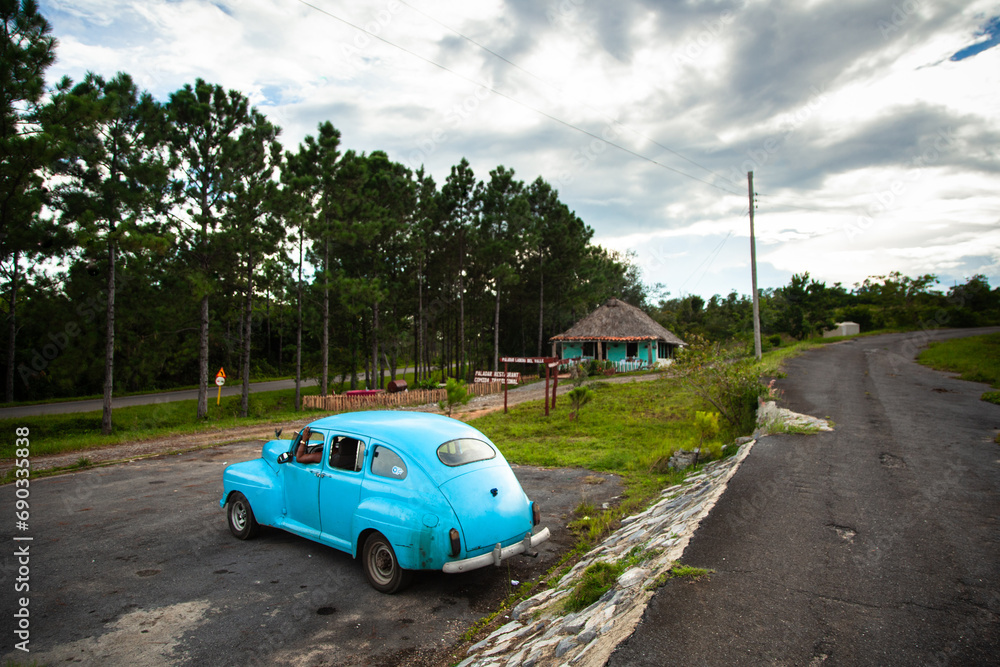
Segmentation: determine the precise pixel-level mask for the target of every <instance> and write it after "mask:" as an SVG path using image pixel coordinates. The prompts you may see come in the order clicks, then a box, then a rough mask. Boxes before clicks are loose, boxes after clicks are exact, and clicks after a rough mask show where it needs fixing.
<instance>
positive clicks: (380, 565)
mask: <svg viewBox="0 0 1000 667" xmlns="http://www.w3.org/2000/svg"><path fill="white" fill-rule="evenodd" d="M361 559H362V563H363V565H364V568H365V576H366V577H368V583H370V584H371V585H372V588H374V589H375V590H377V591H379V592H380V593H388V594H392V593H395V592H396V591H398V590H400V589H402V588H404V587H405V586H406V585H407V584H408V583H409V582H410V577H411V574H412V573H411V572H409V571H408V570H404V569H403V568H401V567H400V566H399V561H398V560H396V552H395V551H393V550H392V545H391V544H389V540H387V539H385V537H384V536H383V535H382V534H380V533H372V534H371V535H369V536H368V539H366V540H365V546H364V548H363V549H362V551H361Z"/></svg>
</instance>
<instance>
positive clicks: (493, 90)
mask: <svg viewBox="0 0 1000 667" xmlns="http://www.w3.org/2000/svg"><path fill="white" fill-rule="evenodd" d="M298 2H299V3H301V4H303V5H305V6H306V7H309V8H310V9H313V10H315V11H317V12H319V13H321V14H325V15H326V16H329V17H330V18H332V19H334V20H336V21H339V22H341V23H343V24H345V25H348V26H350V27H352V28H354V29H355V30H359V31H361V32H363V33H365V34H366V35H370V36H371V37H374V38H375V39H377V40H379V41H380V42H383V43H385V44H388V45H389V46H391V47H393V48H396V49H399V50H400V51H402V52H404V53H406V54H408V55H411V56H413V57H414V58H418V59H419V60H422V61H424V62H425V63H427V64H429V65H433V66H434V67H437V68H438V69H441V70H444V71H445V72H448V73H449V74H451V75H453V76H456V77H458V78H460V79H462V80H463V81H467V82H469V83H472V84H474V85H476V86H481V87H483V88H485V89H486V90H488V91H490V92H491V93H493V94H495V95H499V96H500V97H503V98H505V99H508V100H510V101H511V102H513V103H515V104H517V105H519V106H522V107H524V108H525V109H529V110H530V111H534V112H535V113H537V114H539V115H540V116H544V117H546V118H548V119H549V120H552V121H555V122H556V123H559V124H560V125H564V126H566V127H568V128H570V129H572V130H576V131H577V132H580V133H581V134H585V135H587V136H588V137H593V138H594V139H597V140H598V141H601V142H604V143H606V144H608V145H609V146H614V147H615V148H617V149H618V150H620V151H623V152H625V153H628V154H629V155H633V156H635V157H637V158H639V159H641V160H645V161H647V162H649V163H651V164H655V165H657V166H658V167H662V168H663V169H666V170H668V171H672V172H674V173H675V174H679V175H680V176H684V177H686V178H690V179H692V180H695V181H698V182H699V183H704V184H705V185H707V186H709V187H711V188H715V189H716V190H720V191H722V192H725V193H726V194H729V195H737V196H738V195H739V194H740V193H738V192H734V191H731V190H727V189H726V188H723V187H721V186H718V185H716V184H715V183H712V182H710V181H706V180H704V179H702V178H698V177H697V176H693V175H691V174H689V173H687V172H684V171H681V170H680V169H675V168H674V167H671V166H669V165H666V164H663V163H662V162H659V161H657V160H654V159H653V158H650V157H646V156H645V155H642V154H641V153H637V152H636V151H634V150H632V149H630V148H626V147H624V146H622V145H620V144H616V143H615V142H613V141H608V140H607V139H605V138H604V137H600V136H598V135H596V134H594V133H593V132H591V131H589V130H585V129H583V128H581V127H577V126H576V125H573V124H572V123H570V122H569V121H565V120H563V119H561V118H559V117H557V116H553V115H552V114H550V113H547V112H545V111H542V110H541V109H539V108H537V107H534V106H532V105H530V104H527V103H526V102H522V101H521V100H518V99H516V98H514V97H512V96H510V95H508V94H506V93H504V92H501V91H499V90H497V89H496V88H494V87H492V86H490V85H488V84H485V83H482V82H480V81H476V80H475V79H472V78H470V77H467V76H465V75H464V74H460V73H459V72H456V71H455V70H453V69H451V68H449V67H447V66H446V65H442V64H441V63H439V62H436V61H434V60H431V59H430V58H427V57H425V56H422V55H420V54H419V53H416V52H415V51H411V50H410V49H407V48H406V47H404V46H400V45H399V44H396V43H394V42H391V41H389V40H387V39H385V38H384V37H380V36H379V35H377V34H375V33H373V32H371V31H369V30H365V29H364V28H362V27H361V26H358V25H355V24H354V23H351V22H350V21H348V20H347V19H344V18H341V17H340V16H337V15H336V14H333V13H332V12H329V11H327V10H325V9H322V8H320V7H317V6H316V5H313V4H311V3H309V2H306V0H298Z"/></svg>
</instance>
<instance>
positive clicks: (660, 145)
mask: <svg viewBox="0 0 1000 667" xmlns="http://www.w3.org/2000/svg"><path fill="white" fill-rule="evenodd" d="M398 2H399V3H400V4H401V5H405V6H407V7H409V8H410V9H411V10H413V11H415V12H416V13H418V14H420V15H421V16H423V17H424V18H426V19H428V20H430V21H433V22H434V23H436V24H438V25H439V26H441V27H442V28H444V29H445V30H450V31H451V32H453V33H455V34H456V35H458V36H459V37H461V38H462V39H464V40H465V41H467V42H469V43H470V44H474V45H475V46H477V47H479V48H480V49H482V50H483V51H486V52H487V53H489V54H490V55H492V56H493V57H495V58H498V59H499V60H502V61H504V62H505V63H507V64H508V65H510V66H511V67H513V68H514V69H516V70H518V71H520V72H524V73H525V74H527V75H528V76H530V77H531V78H533V79H535V80H536V81H538V82H540V83H542V84H544V85H546V86H548V87H549V88H552V89H553V90H555V91H556V92H558V93H560V94H561V95H568V93H567V92H566V91H565V90H563V89H562V88H560V87H559V86H557V85H555V84H554V83H552V82H550V81H547V80H545V79H543V78H542V77H540V76H538V75H537V74H535V73H533V72H531V71H529V70H527V69H525V68H524V67H521V66H520V65H518V64H517V63H515V62H513V61H512V60H510V59H508V58H507V57H505V56H503V55H501V54H499V53H497V52H496V51H494V50H493V49H491V48H489V47H488V46H486V45H485V44H481V43H479V42H477V41H476V40H474V39H472V38H471V37H469V36H468V35H465V34H464V33H462V32H461V31H459V30H456V29H455V28H452V27H451V26H449V25H447V24H445V23H442V22H441V21H439V20H437V19H436V18H434V17H433V16H431V15H430V14H428V13H427V12H425V11H423V10H422V9H418V8H417V7H414V6H413V5H411V4H410V3H408V2H406V1H405V0H398ZM582 104H583V106H585V107H586V108H588V109H590V110H591V111H593V112H594V113H596V114H598V115H599V116H601V117H602V118H604V120H606V121H608V122H610V123H613V124H616V125H620V126H621V127H623V128H625V129H626V130H628V131H629V132H632V133H633V134H635V135H636V136H638V137H641V138H642V139H645V140H646V141H649V142H650V143H652V144H654V145H656V146H659V147H660V148H662V149H663V150H665V151H667V152H669V153H672V154H674V155H676V156H677V157H679V158H680V159H682V160H684V161H685V162H689V163H691V164H693V165H694V166H696V167H698V168H699V169H704V170H705V171H707V172H708V173H709V174H711V175H712V176H715V177H716V178H720V179H722V180H725V176H722V175H720V174H718V173H716V172H714V171H712V170H711V169H709V168H708V167H706V166H705V165H703V164H699V163H698V162H695V161H694V160H692V159H691V158H689V157H687V156H685V155H682V154H680V153H678V152H677V151H675V150H674V149H672V148H670V147H669V146H664V145H663V144H661V143H660V142H658V141H656V140H655V139H653V138H652V137H649V136H647V135H645V134H643V133H642V132H640V131H639V130H636V129H635V128H633V127H630V126H628V125H626V124H625V123H623V122H621V121H620V120H618V119H617V118H614V117H612V116H609V115H607V114H605V113H604V112H603V111H601V110H600V109H595V108H594V107H592V106H590V105H589V104H587V103H586V102H582ZM733 194H736V193H733Z"/></svg>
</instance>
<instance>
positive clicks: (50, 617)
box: [0, 442, 621, 667]
mask: <svg viewBox="0 0 1000 667" xmlns="http://www.w3.org/2000/svg"><path fill="white" fill-rule="evenodd" d="M261 444H262V443H261V442H242V443H234V444H231V445H224V446H219V447H216V448H212V449H205V450H199V451H194V452H188V453H185V454H181V455H171V456H159V457H156V458H152V459H143V460H139V461H134V462H132V463H127V464H121V465H115V466H110V467H104V468H95V469H90V470H86V471H81V472H79V473H76V474H71V475H62V476H58V477H51V478H45V479H39V480H33V481H32V482H31V485H30V487H29V489H30V497H29V498H28V500H29V503H30V519H29V521H28V530H27V531H23V532H19V531H16V530H15V521H14V517H13V516H12V515H13V514H14V511H15V500H16V499H15V493H16V489H15V487H14V485H13V484H8V485H5V486H3V487H0V508H2V510H3V511H4V512H5V513H7V515H6V516H5V517H4V519H3V521H2V522H0V542H2V544H3V545H4V546H3V549H2V553H0V581H2V587H0V616H2V617H0V660H2V661H3V664H4V665H6V664H8V662H7V661H8V660H9V659H12V658H13V659H15V660H17V661H18V662H15V663H14V664H47V665H54V664H67V663H73V664H87V665H99V666H101V667H105V666H116V665H123V666H125V665H127V666H129V667H132V666H133V665H166V664H169V665H192V666H195V665H197V666H201V665H241V666H242V665H273V664H294V665H378V666H379V667H383V666H391V665H396V664H401V663H403V662H406V664H412V662H413V661H414V660H420V659H422V656H425V655H428V654H432V653H433V652H434V651H435V650H438V649H441V648H442V647H449V646H451V645H452V644H453V643H455V642H456V641H458V639H459V637H460V635H461V634H462V633H463V632H464V631H465V630H466V629H467V628H468V627H469V626H470V625H471V624H472V623H474V622H475V621H476V620H478V619H479V618H481V617H482V616H484V615H486V614H487V613H489V612H491V611H493V610H494V608H495V606H496V604H497V601H498V600H502V599H503V598H504V597H505V596H506V594H507V593H508V591H509V590H510V588H511V586H512V584H511V580H515V581H530V580H531V579H533V578H536V577H538V576H540V575H541V574H543V573H544V572H545V571H546V570H547V569H548V568H550V567H551V566H552V565H554V564H555V562H556V561H557V559H558V558H559V556H560V555H561V551H563V550H565V549H567V548H568V546H569V545H571V544H572V541H573V540H572V538H571V535H570V533H569V531H568V529H567V528H566V524H567V522H568V521H569V520H570V519H571V518H572V516H571V515H572V512H573V510H574V509H575V508H576V506H577V505H578V504H579V503H580V502H581V501H582V500H585V499H586V500H589V501H590V502H593V503H595V504H598V505H599V504H601V503H602V502H605V501H611V500H612V499H613V498H614V497H616V496H618V494H620V493H621V487H620V485H619V484H618V482H617V478H615V477H614V476H613V475H602V474H594V473H589V472H588V471H585V470H546V469H539V468H531V467H515V474H516V475H517V476H518V479H519V480H520V481H521V484H522V486H523V487H524V489H525V491H526V492H527V493H528V495H529V497H531V498H532V499H534V500H536V501H538V502H539V504H540V506H541V508H542V513H543V514H542V523H543V525H545V526H548V527H549V529H550V530H551V531H552V532H553V538H552V540H550V541H549V542H546V543H543V544H542V545H540V548H539V552H540V553H539V556H538V557H537V558H523V557H517V558H514V559H511V560H510V561H507V563H506V564H505V565H504V566H503V567H501V568H492V567H491V568H486V569H482V570H477V571H474V572H470V573H466V574H461V575H445V574H442V573H434V572H429V573H418V574H417V575H416V576H415V578H414V583H413V585H412V586H411V587H410V588H408V589H406V590H405V591H403V592H401V593H399V594H397V595H393V596H386V595H382V594H380V593H377V592H376V591H375V590H374V589H372V588H371V587H370V586H369V585H368V582H367V580H366V579H365V576H364V573H363V572H362V569H361V564H360V563H359V562H357V561H355V560H353V559H352V558H351V557H350V556H349V555H347V554H344V553H341V552H339V551H336V550H334V549H331V548H328V547H325V546H322V545H319V544H316V543H314V542H311V541H309V540H305V539H302V538H299V537H296V536H293V535H291V534H289V533H285V532H284V531H280V530H276V529H269V528H264V529H262V531H261V534H260V535H259V536H258V537H257V538H256V539H254V540H249V541H246V542H241V541H239V540H237V539H236V538H234V537H233V536H232V535H230V533H229V529H228V527H227V525H226V518H225V513H224V512H223V510H221V509H220V508H219V504H218V501H219V498H220V496H221V495H222V471H223V469H224V468H225V466H226V465H227V464H230V463H235V462H236V461H241V460H247V459H250V458H255V457H257V456H259V454H260V446H261ZM17 537H22V538H23V537H30V538H32V539H31V540H30V541H16V540H15V538H17ZM25 545H26V546H27V547H28V549H29V551H28V556H27V563H22V562H20V558H21V557H18V556H15V555H14V552H15V550H16V549H20V548H21V547H23V546H25ZM22 566H23V567H27V570H26V571H25V572H21V571H20V568H21V567H22ZM18 577H26V579H25V582H24V583H26V584H27V585H28V586H29V587H30V589H29V590H28V591H26V592H20V593H18V592H15V590H14V586H15V580H16V578H18ZM22 596H23V597H27V598H29V604H28V607H27V609H28V613H29V616H28V625H29V627H28V630H29V632H30V644H29V645H28V647H29V648H30V649H31V652H30V653H21V652H18V651H17V650H16V649H15V648H14V644H15V643H16V642H17V641H20V639H19V638H17V637H16V636H15V635H14V630H15V629H16V625H15V623H17V622H18V621H17V620H16V619H15V618H14V614H15V613H17V612H18V609H19V608H20V605H19V598H20V597H22ZM32 661H37V663H34V662H32Z"/></svg>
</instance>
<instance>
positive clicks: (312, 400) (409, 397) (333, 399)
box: [302, 382, 503, 412]
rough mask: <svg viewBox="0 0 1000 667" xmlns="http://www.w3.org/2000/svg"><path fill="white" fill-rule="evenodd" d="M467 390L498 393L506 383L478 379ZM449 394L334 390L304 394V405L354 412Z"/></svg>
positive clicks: (478, 393) (437, 391)
mask: <svg viewBox="0 0 1000 667" xmlns="http://www.w3.org/2000/svg"><path fill="white" fill-rule="evenodd" d="M465 390H466V391H467V392H468V393H469V395H470V396H484V395H486V394H495V393H497V392H499V391H503V383H502V382H477V383H475V384H467V385H465ZM447 398H448V393H447V392H446V391H445V390H444V389H416V390H413V391H401V392H398V393H396V394H375V395H374V396H345V395H343V394H331V395H329V396H303V397H302V407H303V408H305V409H307V410H323V411H325V412H351V411H352V410H370V409H372V408H392V407H398V406H400V405H424V404H426V403H437V402H438V401H444V400H447Z"/></svg>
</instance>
